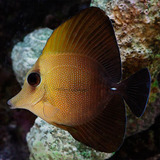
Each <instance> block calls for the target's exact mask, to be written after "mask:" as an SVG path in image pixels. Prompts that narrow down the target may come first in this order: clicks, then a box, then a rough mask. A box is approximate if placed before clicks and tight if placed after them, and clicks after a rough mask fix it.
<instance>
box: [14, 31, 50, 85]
mask: <svg viewBox="0 0 160 160" xmlns="http://www.w3.org/2000/svg"><path fill="white" fill-rule="evenodd" d="M52 32H53V30H51V29H49V28H43V29H37V30H35V31H34V32H32V33H30V34H28V35H27V36H26V37H24V40H23V42H19V43H17V44H16V45H15V46H14V47H13V50H12V53H11V58H12V65H13V70H14V72H15V75H16V78H17V80H18V82H19V83H20V84H21V85H22V84H23V82H24V79H25V76H26V73H27V72H28V70H29V69H30V68H31V67H32V66H33V65H34V64H35V62H36V61H37V59H38V57H39V56H40V55H41V53H42V50H43V48H44V46H45V44H46V41H47V39H48V38H49V37H50V35H51V34H52Z"/></svg>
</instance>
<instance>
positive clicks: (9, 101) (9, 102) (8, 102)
mask: <svg viewBox="0 0 160 160" xmlns="http://www.w3.org/2000/svg"><path fill="white" fill-rule="evenodd" d="M7 104H8V105H9V106H10V109H16V107H15V106H14V105H13V104H12V103H11V99H10V100H8V101H7Z"/></svg>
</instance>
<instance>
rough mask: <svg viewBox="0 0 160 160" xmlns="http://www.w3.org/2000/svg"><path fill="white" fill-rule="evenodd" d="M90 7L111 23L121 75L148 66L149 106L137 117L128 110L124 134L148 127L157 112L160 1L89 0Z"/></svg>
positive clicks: (159, 93)
mask: <svg viewBox="0 0 160 160" xmlns="http://www.w3.org/2000/svg"><path fill="white" fill-rule="evenodd" d="M91 6H96V7H99V8H101V9H103V10H104V11H105V12H106V14H107V15H108V16H109V17H110V19H111V20H112V22H113V27H114V30H115V34H116V38H117V41H118V45H119V48H120V52H121V59H122V66H123V78H127V77H128V76H129V75H131V74H133V73H135V72H136V71H138V70H140V69H141V68H143V67H148V69H149V70H150V73H151V78H152V85H151V93H150V98H149V105H148V107H147V109H146V112H145V114H144V115H143V116H142V118H141V119H137V118H135V117H134V116H133V115H132V114H131V113H130V111H128V124H127V127H128V129H127V135H131V134H133V133H136V132H139V131H141V130H144V129H146V128H148V127H149V126H150V125H151V124H153V123H154V119H155V117H156V116H157V115H158V114H159V113H160V109H159V107H156V106H154V102H156V100H157V99H158V98H159V96H160V90H159V88H158V81H157V75H158V73H159V71H160V63H159V62H160V1H159V0H152V1H147V0H141V1H138V0H121V1H120V0H92V2H91Z"/></svg>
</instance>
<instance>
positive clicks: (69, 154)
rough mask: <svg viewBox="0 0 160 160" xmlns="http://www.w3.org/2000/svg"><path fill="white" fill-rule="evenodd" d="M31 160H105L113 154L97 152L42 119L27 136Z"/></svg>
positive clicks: (37, 120)
mask: <svg viewBox="0 0 160 160" xmlns="http://www.w3.org/2000/svg"><path fill="white" fill-rule="evenodd" d="M27 142H28V147H29V150H30V152H31V155H30V160H34V159H36V160H38V159H45V160H73V159H74V160H90V159H91V160H92V159H96V160H104V159H105V158H107V157H109V156H110V155H111V154H107V153H103V152H96V151H95V150H93V149H91V148H89V147H87V146H84V145H83V144H82V143H80V142H78V141H76V140H74V139H73V138H72V136H71V135H70V134H69V133H68V132H67V131H64V130H61V129H59V128H57V127H54V126H52V125H50V124H48V123H47V122H45V121H43V120H42V119H40V118H37V119H36V121H35V124H34V126H33V127H32V128H31V130H30V132H29V133H28V135H27Z"/></svg>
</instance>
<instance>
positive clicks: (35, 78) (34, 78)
mask: <svg viewBox="0 0 160 160" xmlns="http://www.w3.org/2000/svg"><path fill="white" fill-rule="evenodd" d="M27 82H28V83H29V84H30V85H31V86H33V87H37V86H38V85H39V84H40V82H41V77H40V74H39V73H37V72H32V73H30V74H29V75H28V77H27Z"/></svg>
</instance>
